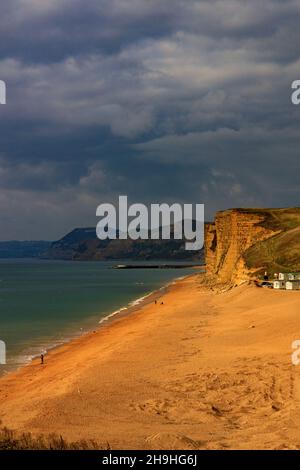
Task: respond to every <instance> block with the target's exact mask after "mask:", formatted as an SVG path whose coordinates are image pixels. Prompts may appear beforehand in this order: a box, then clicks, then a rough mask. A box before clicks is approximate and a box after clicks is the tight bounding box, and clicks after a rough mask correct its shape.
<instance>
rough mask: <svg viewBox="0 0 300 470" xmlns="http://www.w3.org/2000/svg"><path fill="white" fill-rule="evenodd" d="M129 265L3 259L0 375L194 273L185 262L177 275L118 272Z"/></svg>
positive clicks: (172, 271)
mask: <svg viewBox="0 0 300 470" xmlns="http://www.w3.org/2000/svg"><path fill="white" fill-rule="evenodd" d="M124 263H126V261H124V260H122V261H120V262H118V261H114V262H111V261H100V262H95V261H90V262H89V261H84V262H83V261H53V260H38V259H10V260H7V259H0V340H1V341H3V342H4V343H5V347H6V364H0V374H6V373H8V372H10V371H11V370H14V369H16V368H18V367H20V366H21V365H25V364H27V363H29V362H30V361H31V360H32V358H34V357H36V356H39V355H40V354H42V353H43V354H46V353H47V351H49V350H50V349H51V348H53V347H57V346H59V345H61V344H64V343H65V342H67V341H70V340H71V339H73V338H76V337H78V336H80V335H82V334H84V333H85V332H88V331H91V330H93V329H95V328H96V327H99V325H101V324H105V323H106V321H107V320H108V319H110V320H111V319H112V317H113V316H117V315H119V314H120V313H122V314H124V313H126V310H128V311H130V308H132V307H133V306H136V305H138V304H139V303H140V302H142V301H145V299H147V296H149V295H151V293H153V292H154V291H158V290H159V289H161V290H162V289H164V288H165V286H167V285H168V284H170V283H172V282H173V281H174V280H175V279H178V278H181V277H184V276H187V275H189V274H192V273H194V272H195V269H193V268H181V267H180V265H181V264H186V262H183V263H181V262H177V264H178V268H177V267H176V268H172V269H154V268H153V269H152V268H150V269H149V268H147V269H146V268H145V269H144V268H139V269H113V268H114V267H115V266H116V265H118V264H124ZM129 263H130V264H131V265H132V264H140V265H141V264H142V265H145V264H146V263H145V262H143V263H139V262H136V263H133V262H132V261H130V262H129ZM164 263H166V262H165V261H161V262H156V261H155V262H151V263H150V262H149V264H152V265H153V264H155V265H157V264H164ZM173 264H175V263H174V262H172V265H173ZM1 344H2V346H3V343H1Z"/></svg>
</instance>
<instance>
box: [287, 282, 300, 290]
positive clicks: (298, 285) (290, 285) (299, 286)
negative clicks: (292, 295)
mask: <svg viewBox="0 0 300 470" xmlns="http://www.w3.org/2000/svg"><path fill="white" fill-rule="evenodd" d="M285 288H286V290H300V281H287V282H286V283H285Z"/></svg>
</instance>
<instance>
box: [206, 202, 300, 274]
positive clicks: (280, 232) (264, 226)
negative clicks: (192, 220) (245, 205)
mask: <svg viewBox="0 0 300 470" xmlns="http://www.w3.org/2000/svg"><path fill="white" fill-rule="evenodd" d="M205 260H206V272H207V275H208V276H209V277H213V278H214V279H215V280H217V281H219V282H221V283H227V282H228V283H240V282H242V281H244V280H247V279H249V278H251V277H253V276H255V275H257V274H258V273H260V272H262V271H268V272H269V273H270V274H272V273H274V272H278V271H283V272H288V271H300V208H299V207H297V208H288V209H254V208H253V209H229V210H226V211H222V212H218V213H217V214H216V217H215V221H214V222H212V223H209V224H206V230H205Z"/></svg>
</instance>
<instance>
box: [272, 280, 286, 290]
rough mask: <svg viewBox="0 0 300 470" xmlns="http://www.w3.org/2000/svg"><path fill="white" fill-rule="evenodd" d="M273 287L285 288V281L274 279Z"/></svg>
mask: <svg viewBox="0 0 300 470" xmlns="http://www.w3.org/2000/svg"><path fill="white" fill-rule="evenodd" d="M273 287H274V289H285V281H274V282H273Z"/></svg>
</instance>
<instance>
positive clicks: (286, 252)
mask: <svg viewBox="0 0 300 470" xmlns="http://www.w3.org/2000/svg"><path fill="white" fill-rule="evenodd" d="M240 210H241V211H245V212H248V213H251V212H253V213H255V214H257V215H262V216H263V217H264V219H263V220H262V221H261V222H260V223H259V225H261V226H263V227H265V228H267V229H269V230H272V231H274V232H275V234H274V235H273V236H271V237H270V238H268V239H267V240H264V241H261V242H258V243H256V244H254V245H253V246H251V247H250V248H249V249H248V250H246V252H245V253H244V258H245V261H246V264H247V267H248V268H251V269H257V270H265V269H267V270H268V272H269V273H274V272H289V271H299V272H300V208H299V207H296V208H289V209H240Z"/></svg>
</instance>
